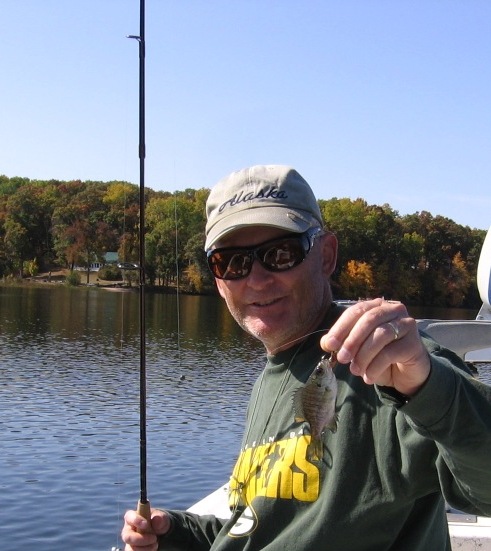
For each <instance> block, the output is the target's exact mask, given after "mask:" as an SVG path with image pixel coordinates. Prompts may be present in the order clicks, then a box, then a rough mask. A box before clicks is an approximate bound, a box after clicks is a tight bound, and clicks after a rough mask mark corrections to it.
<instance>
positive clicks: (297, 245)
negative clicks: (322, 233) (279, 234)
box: [257, 237, 305, 272]
mask: <svg viewBox="0 0 491 551" xmlns="http://www.w3.org/2000/svg"><path fill="white" fill-rule="evenodd" d="M257 258H258V259H259V261H260V262H261V264H262V265H263V266H264V267H265V268H266V269H268V270H271V271H273V272H282V271H283V270H289V269H290V268H293V267H295V266H297V265H298V264H300V263H301V262H302V260H303V259H304V258H305V249H304V247H303V245H302V240H301V239H299V238H298V237H292V238H289V239H285V240H284V241H282V242H280V243H276V244H274V245H267V246H264V247H261V248H259V249H257Z"/></svg>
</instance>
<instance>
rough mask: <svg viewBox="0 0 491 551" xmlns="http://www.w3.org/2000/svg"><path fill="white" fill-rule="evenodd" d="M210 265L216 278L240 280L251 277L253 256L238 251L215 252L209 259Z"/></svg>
mask: <svg viewBox="0 0 491 551" xmlns="http://www.w3.org/2000/svg"><path fill="white" fill-rule="evenodd" d="M208 264H209V266H210V268H211V271H212V272H213V275H214V276H215V277H218V278H220V279H240V278H241V277H246V276H247V275H249V272H250V271H251V266H252V259H251V255H249V254H247V253H244V252H238V251H233V250H230V251H226V250H225V251H215V252H213V253H212V254H211V255H210V256H209V257H208Z"/></svg>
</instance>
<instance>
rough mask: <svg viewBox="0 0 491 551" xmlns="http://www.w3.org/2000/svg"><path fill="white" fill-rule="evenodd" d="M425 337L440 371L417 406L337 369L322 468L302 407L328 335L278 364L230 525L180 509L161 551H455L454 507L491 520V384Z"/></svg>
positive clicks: (246, 447) (261, 400)
mask: <svg viewBox="0 0 491 551" xmlns="http://www.w3.org/2000/svg"><path fill="white" fill-rule="evenodd" d="M340 312H341V309H340V308H339V307H338V306H333V307H332V308H331V309H330V311H329V314H328V316H327V317H326V319H325V320H324V323H323V325H322V328H326V329H327V328H328V327H330V326H331V325H332V323H333V321H334V320H335V319H336V318H337V317H338V316H339V314H340ZM423 340H424V342H425V345H426V347H427V349H428V351H429V352H430V356H431V368H432V369H431V374H430V377H429V379H428V381H427V382H426V384H425V386H424V387H423V388H422V389H421V390H420V391H419V392H418V394H417V395H416V396H414V397H412V398H411V399H410V400H409V401H408V402H407V403H406V400H405V399H404V398H403V397H402V396H401V395H399V394H398V393H397V392H395V391H394V390H393V389H390V388H382V387H375V386H369V385H366V384H365V383H364V382H363V380H362V379H361V378H360V377H356V376H353V375H352V374H351V373H350V371H349V369H348V366H346V365H337V367H336V368H335V374H336V378H337V381H338V395H337V413H338V429H337V431H336V432H335V433H332V432H331V431H329V430H327V431H326V432H325V434H324V437H323V439H324V452H323V457H322V461H315V460H308V459H307V457H308V455H307V446H308V444H309V442H310V429H309V425H308V423H306V422H305V421H299V420H296V419H295V412H294V408H293V395H294V393H295V390H297V389H298V388H300V387H302V386H303V385H304V384H305V382H306V381H307V379H308V377H309V375H310V374H311V372H312V370H313V369H314V367H315V366H316V365H317V363H318V361H319V360H320V358H321V357H322V355H323V354H324V352H323V351H322V350H321V349H320V347H319V334H314V335H312V336H311V337H310V338H309V339H307V340H306V341H304V343H302V344H301V345H299V346H296V347H294V348H292V349H289V350H287V351H284V352H281V353H279V354H277V355H275V356H269V357H268V361H267V364H266V367H265V370H264V372H263V373H262V374H261V376H260V377H259V378H258V380H257V381H256V384H255V387H254V389H253V392H252V396H251V400H250V403H249V409H248V418H247V425H246V428H245V434H244V439H243V444H242V450H241V453H240V456H239V458H238V460H237V463H236V465H235V469H234V472H233V475H232V477H231V480H230V488H231V491H230V504H231V508H232V511H233V513H232V517H231V519H230V520H220V519H217V518H215V517H212V516H201V517H200V516H197V515H194V514H191V513H186V512H178V511H172V512H170V514H171V516H172V519H173V529H172V531H171V533H170V534H168V535H167V536H164V537H161V538H160V541H159V544H160V547H159V549H167V550H170V551H172V550H174V549H180V550H205V549H213V550H216V551H238V550H251V551H258V550H268V551H287V550H290V549H291V550H314V549H322V550H326V551H327V550H329V551H389V550H391V551H406V550H407V551H449V550H450V540H449V535H448V526H447V520H446V514H445V503H444V500H446V501H447V502H448V503H449V504H450V505H452V506H453V507H455V508H457V509H460V510H464V511H466V512H468V513H474V514H479V515H485V516H491V469H490V465H491V463H490V460H491V387H488V386H487V385H484V384H482V383H480V382H478V381H476V380H475V379H474V378H473V377H472V376H471V375H470V374H468V373H467V370H466V367H465V365H464V364H463V362H461V361H460V359H459V358H458V357H457V356H456V355H455V354H453V353H452V352H450V351H448V350H445V349H442V348H441V347H439V346H438V345H437V344H436V343H434V342H433V341H431V340H430V339H427V338H425V337H423Z"/></svg>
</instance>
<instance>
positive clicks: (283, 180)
mask: <svg viewBox="0 0 491 551" xmlns="http://www.w3.org/2000/svg"><path fill="white" fill-rule="evenodd" d="M206 217H207V223H206V243H205V250H209V249H211V247H212V246H213V245H214V244H215V243H216V242H217V241H218V240H219V239H221V238H222V237H224V236H225V235H227V234H229V233H230V232H233V231H235V230H238V229H239V228H244V227H247V226H271V227H274V228H280V229H284V230H286V231H289V232H294V233H303V232H305V231H307V230H308V229H309V228H311V227H317V226H319V227H322V226H323V222H322V215H321V212H320V209H319V205H318V204H317V200H316V198H315V195H314V193H313V191H312V189H311V188H310V186H309V184H308V183H307V182H306V181H305V180H304V179H303V178H302V176H300V174H299V173H298V172H297V171H296V170H295V169H294V168H292V167H289V166H284V165H256V166H253V167H250V168H244V169H242V170H238V171H236V172H233V173H232V174H230V175H229V176H226V177H225V178H223V179H222V180H220V181H219V182H218V183H217V184H216V185H215V186H214V187H213V189H212V190H211V192H210V195H209V197H208V200H207V202H206Z"/></svg>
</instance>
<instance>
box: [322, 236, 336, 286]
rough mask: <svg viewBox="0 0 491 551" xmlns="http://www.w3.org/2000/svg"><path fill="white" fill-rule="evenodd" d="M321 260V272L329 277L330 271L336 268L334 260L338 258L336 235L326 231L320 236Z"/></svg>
mask: <svg viewBox="0 0 491 551" xmlns="http://www.w3.org/2000/svg"><path fill="white" fill-rule="evenodd" d="M321 246H322V262H323V272H324V273H325V274H326V276H327V277H331V275H332V273H333V272H334V270H335V269H336V261H337V259H338V240H337V237H336V236H335V235H334V234H333V233H331V232H327V233H326V234H325V235H323V236H322V240H321Z"/></svg>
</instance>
